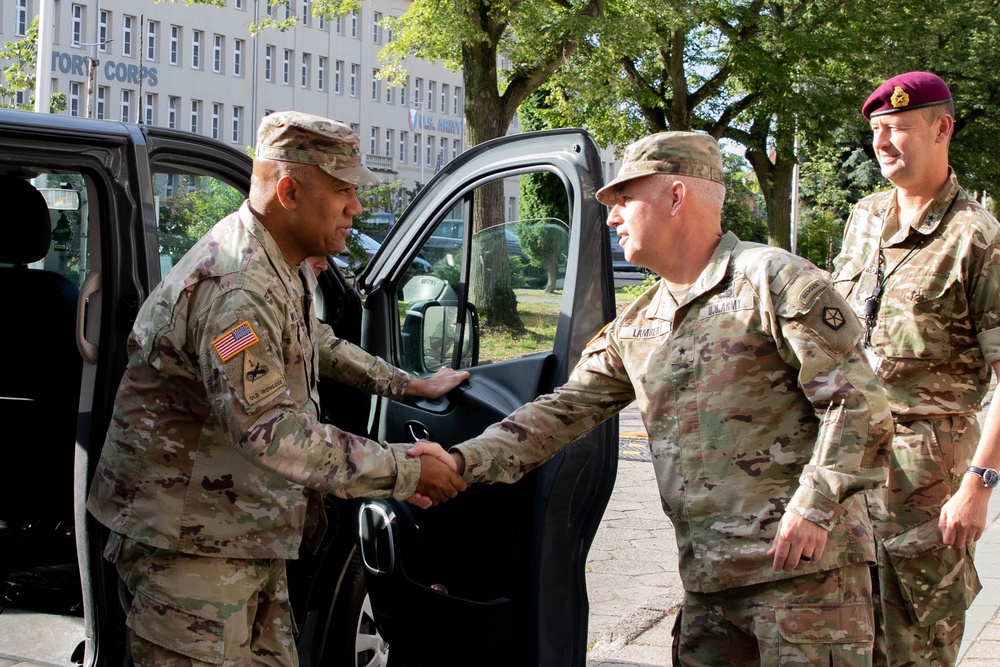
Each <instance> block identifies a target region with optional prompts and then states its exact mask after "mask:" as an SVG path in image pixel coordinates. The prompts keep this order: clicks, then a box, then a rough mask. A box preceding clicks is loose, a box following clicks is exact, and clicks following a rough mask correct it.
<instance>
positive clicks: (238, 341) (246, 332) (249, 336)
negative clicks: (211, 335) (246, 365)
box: [212, 320, 260, 361]
mask: <svg viewBox="0 0 1000 667" xmlns="http://www.w3.org/2000/svg"><path fill="white" fill-rule="evenodd" d="M259 342H260V339H259V338H257V334H256V332H254V330H253V327H251V326H250V322H248V321H247V320H243V322H242V323H241V324H238V325H236V326H235V327H233V328H232V329H230V330H229V331H227V332H226V333H224V334H222V335H221V336H219V337H218V338H216V339H215V340H214V341H212V347H213V348H215V352H216V354H218V355H219V359H221V360H222V361H228V360H229V359H232V358H233V357H234V356H236V355H237V354H239V353H240V352H242V351H243V350H245V349H247V348H248V347H250V346H252V345H256V344H257V343H259Z"/></svg>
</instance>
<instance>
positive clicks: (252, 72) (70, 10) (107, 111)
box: [0, 0, 465, 188]
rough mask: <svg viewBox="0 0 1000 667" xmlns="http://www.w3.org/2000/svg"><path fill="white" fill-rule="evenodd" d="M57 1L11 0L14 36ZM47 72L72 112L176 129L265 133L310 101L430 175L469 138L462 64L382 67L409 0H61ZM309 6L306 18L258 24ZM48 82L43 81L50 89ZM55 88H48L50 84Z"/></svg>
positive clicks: (392, 165)
mask: <svg viewBox="0 0 1000 667" xmlns="http://www.w3.org/2000/svg"><path fill="white" fill-rule="evenodd" d="M42 1H43V0H2V9H0V39H3V40H4V41H15V40H17V39H20V38H21V37H23V36H24V35H25V34H26V33H27V31H28V29H29V28H30V26H31V22H32V20H33V18H34V17H35V16H36V15H38V14H39V12H43V7H42V6H41V5H42ZM47 1H48V2H49V3H50V4H49V5H47V6H46V7H45V8H44V14H45V15H47V16H48V18H47V19H46V20H45V24H46V25H48V27H49V30H48V32H45V30H44V29H43V27H42V26H40V39H39V45H40V49H39V52H40V55H39V61H40V62H39V71H40V72H41V73H42V77H44V79H43V78H42V77H40V80H42V81H45V82H47V83H48V85H49V89H48V91H47V92H49V93H58V92H61V93H65V94H66V96H67V102H68V104H67V109H66V111H65V112H63V113H67V114H70V115H78V116H88V115H89V116H93V117H96V118H106V119H113V120H122V121H129V122H139V123H145V124H149V125H159V126H163V127H170V128H176V129H181V130H186V131H191V132H196V133H198V134H202V135H206V136H210V137H213V138H215V139H219V140H220V141H224V142H227V143H230V144H233V145H235V146H238V147H240V148H243V147H246V146H251V145H252V144H253V142H254V133H255V131H256V127H257V125H258V123H259V121H260V119H261V118H263V117H264V116H265V115H266V114H268V113H270V112H272V111H277V110H285V109H296V110H300V111H306V112H310V113H315V114H319V115H322V116H327V117H330V118H336V119H338V120H341V121H343V122H345V123H350V124H351V126H352V127H353V128H354V129H355V131H357V133H358V135H359V136H360V137H361V151H362V153H363V155H364V161H365V164H366V165H367V166H368V167H369V168H371V169H372V170H374V171H375V172H376V173H378V174H379V175H380V176H381V177H382V178H383V180H384V181H386V182H390V181H396V180H403V181H404V182H405V184H406V187H410V188H412V187H414V186H415V185H416V184H417V183H426V182H427V181H428V180H429V179H430V177H431V176H433V174H434V173H435V172H436V171H437V170H438V169H440V168H441V167H442V166H443V165H444V164H447V163H448V162H449V161H450V160H452V159H453V158H454V157H455V156H457V155H458V154H459V153H460V152H461V151H462V150H463V149H464V147H465V145H464V131H463V130H464V115H463V114H464V110H463V101H464V91H463V89H462V74H461V72H451V71H448V70H447V69H445V68H444V67H443V66H442V65H440V64H434V63H430V62H427V61H422V60H416V59H414V60H413V61H411V62H410V63H408V68H407V69H408V72H409V79H408V81H407V82H406V84H404V85H402V86H389V85H388V82H386V81H384V80H382V79H379V78H378V72H379V61H378V52H379V50H380V49H381V48H382V47H383V46H385V44H386V43H387V42H388V41H389V40H391V39H392V35H391V34H390V33H389V31H388V30H387V29H386V27H385V26H384V25H383V19H384V18H385V17H387V16H399V15H401V14H402V13H403V12H404V11H405V10H406V8H407V7H408V6H409V3H408V2H407V1H406V0H388V1H386V0H379V2H377V3H374V2H372V1H371V0H367V1H366V2H364V4H363V6H362V7H361V9H360V11H359V12H357V13H354V14H349V15H346V16H340V17H335V18H333V19H325V18H321V17H316V16H313V15H312V3H311V2H310V0H291V2H290V3H289V4H288V6H278V7H271V6H269V5H268V3H267V2H266V0H227V1H226V4H225V6H224V7H212V6H203V5H190V6H188V5H185V4H183V3H182V2H159V3H157V2H154V1H153V0H79V1H73V0H47ZM293 14H294V15H296V16H297V18H298V22H297V24H296V25H295V27H294V28H292V29H290V30H288V31H286V32H281V31H278V30H275V29H266V30H264V31H262V32H260V34H259V35H257V36H254V35H253V34H252V33H251V26H252V25H254V24H257V23H259V22H260V21H262V20H263V19H265V18H266V17H268V16H272V17H273V18H275V19H279V20H281V19H284V18H287V17H289V16H291V15H293ZM40 90H42V88H40ZM44 97H47V95H44Z"/></svg>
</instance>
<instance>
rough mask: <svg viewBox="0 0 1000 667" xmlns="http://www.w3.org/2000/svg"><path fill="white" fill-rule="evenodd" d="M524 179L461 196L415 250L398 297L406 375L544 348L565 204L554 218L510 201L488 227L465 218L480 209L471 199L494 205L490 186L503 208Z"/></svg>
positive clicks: (553, 320)
mask: <svg viewBox="0 0 1000 667" xmlns="http://www.w3.org/2000/svg"><path fill="white" fill-rule="evenodd" d="M533 176H535V175H531V174H529V175H523V176H518V177H513V178H507V179H505V180H504V181H496V182H492V183H489V184H486V185H482V186H480V187H479V188H477V189H476V190H474V191H473V192H471V193H468V194H467V195H465V196H464V197H463V198H462V199H461V200H460V201H458V202H457V203H455V205H454V206H453V207H452V208H451V209H450V210H448V211H447V212H446V213H445V214H444V215H442V216H441V218H440V220H439V221H438V223H437V224H436V225H435V227H434V229H433V231H432V232H431V234H430V235H429V236H428V237H427V238H426V240H425V241H424V243H423V244H422V245H421V246H420V248H419V250H418V252H417V254H416V256H415V257H414V258H413V260H412V263H411V266H410V268H409V269H408V271H409V273H408V275H409V279H407V280H404V281H403V283H402V289H401V290H400V291H399V294H398V311H399V317H400V341H399V345H400V350H401V357H402V365H403V367H404V368H406V369H407V370H410V371H411V372H416V373H426V372H432V371H434V370H436V368H438V367H440V366H441V365H449V366H455V367H461V368H465V367H469V366H476V365H481V364H486V363H494V362H500V361H507V360H511V359H517V358H521V357H524V356H527V355H532V354H538V353H545V352H550V351H551V350H552V349H553V346H554V340H555V331H556V325H557V323H558V320H559V312H560V307H561V302H562V287H563V280H564V278H565V274H566V252H567V248H568V243H569V226H568V224H567V220H568V218H569V214H568V211H566V210H565V208H566V205H565V199H564V198H563V200H562V201H563V204H562V210H561V211H560V213H559V214H558V215H544V216H537V215H532V212H531V211H527V210H524V211H522V210H521V208H522V207H519V206H514V205H510V206H508V207H505V210H504V213H505V214H506V217H507V219H506V220H503V219H502V218H501V219H500V220H498V221H497V222H498V224H494V225H490V226H485V225H483V224H476V223H477V221H476V220H475V217H476V214H475V213H474V212H475V211H476V210H481V209H477V207H476V205H475V204H476V202H477V199H482V200H484V201H485V200H486V199H487V198H491V199H496V192H497V190H498V189H499V188H502V192H503V195H504V201H505V202H508V203H509V202H511V201H512V200H513V201H518V200H519V199H521V200H522V201H523V198H518V197H515V196H514V194H517V193H519V192H520V191H521V190H522V188H523V187H524V184H525V183H526V182H528V181H529V179H531V178H532V177H533ZM512 193H513V194H512ZM498 305H499V306H500V307H503V308H505V309H506V317H505V318H498V317H497V316H496V315H497V313H496V308H497V307H498ZM501 320H502V321H501ZM476 327H479V331H478V333H479V335H478V336H476V335H474V332H475V331H476ZM476 343H477V345H476Z"/></svg>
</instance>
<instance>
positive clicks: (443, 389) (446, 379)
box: [406, 368, 469, 398]
mask: <svg viewBox="0 0 1000 667" xmlns="http://www.w3.org/2000/svg"><path fill="white" fill-rule="evenodd" d="M468 379H469V373H468V371H455V370H452V369H450V368H439V369H438V372H437V373H435V374H434V375H432V376H430V377H429V378H419V377H413V378H410V382H409V383H408V384H407V385H406V395H407V396H419V397H421V398H440V397H442V396H444V395H445V394H447V393H448V392H449V391H451V390H452V389H454V388H455V387H457V386H458V385H460V384H462V383H463V382H465V381H466V380H468Z"/></svg>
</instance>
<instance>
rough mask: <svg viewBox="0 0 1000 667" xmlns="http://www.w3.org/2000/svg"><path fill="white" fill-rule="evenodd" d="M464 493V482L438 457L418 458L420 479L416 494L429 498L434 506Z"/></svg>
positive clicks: (429, 455) (424, 456)
mask: <svg viewBox="0 0 1000 667" xmlns="http://www.w3.org/2000/svg"><path fill="white" fill-rule="evenodd" d="M462 491H465V480H464V479H462V478H461V477H460V476H459V475H458V474H456V473H455V471H454V470H452V469H451V467H450V466H448V465H447V464H445V463H444V462H443V461H442V460H441V459H440V458H439V457H437V456H434V455H432V454H422V455H421V456H420V479H418V480H417V494H419V495H421V496H424V497H426V498H430V500H431V502H432V503H433V504H434V505H437V504H438V503H443V502H445V501H447V500H449V499H451V498H454V497H455V496H457V495H458V494H459V493H460V492H462Z"/></svg>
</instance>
